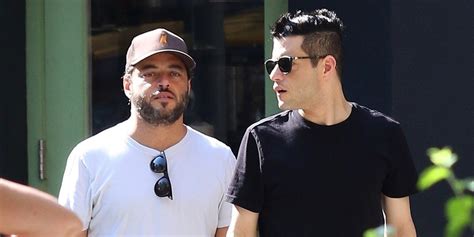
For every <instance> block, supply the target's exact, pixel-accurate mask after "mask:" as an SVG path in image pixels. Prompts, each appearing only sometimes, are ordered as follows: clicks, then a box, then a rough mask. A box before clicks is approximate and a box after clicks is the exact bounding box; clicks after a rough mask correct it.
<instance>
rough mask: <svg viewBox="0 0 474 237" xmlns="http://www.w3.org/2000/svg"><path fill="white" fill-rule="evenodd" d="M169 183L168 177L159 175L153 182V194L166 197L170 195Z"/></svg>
mask: <svg viewBox="0 0 474 237" xmlns="http://www.w3.org/2000/svg"><path fill="white" fill-rule="evenodd" d="M170 191H171V183H170V180H169V179H168V177H166V176H163V177H161V178H160V179H159V180H158V181H157V182H156V184H155V194H156V196H158V197H167V196H169V195H170Z"/></svg>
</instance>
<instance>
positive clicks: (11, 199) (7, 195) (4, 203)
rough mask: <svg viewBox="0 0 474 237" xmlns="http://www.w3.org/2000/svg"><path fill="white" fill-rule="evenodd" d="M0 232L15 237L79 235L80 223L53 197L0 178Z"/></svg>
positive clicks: (74, 236)
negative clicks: (14, 236) (23, 236)
mask: <svg viewBox="0 0 474 237" xmlns="http://www.w3.org/2000/svg"><path fill="white" fill-rule="evenodd" d="M0 193H1V195H0V232H1V233H5V234H17V235H18V236H22V235H25V236H58V237H59V236H63V237H64V236H73V237H76V236H79V234H80V233H81V230H82V223H81V221H80V220H79V218H78V217H76V215H75V214H74V213H73V212H71V211H69V210H67V209H66V208H64V207H62V206H60V205H59V204H57V202H56V198H54V197H53V196H51V195H49V194H47V193H44V192H41V191H39V190H37V189H34V188H31V187H28V186H24V185H21V184H17V183H14V182H10V181H7V180H4V179H0Z"/></svg>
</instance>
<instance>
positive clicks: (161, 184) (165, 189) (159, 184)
mask: <svg viewBox="0 0 474 237" xmlns="http://www.w3.org/2000/svg"><path fill="white" fill-rule="evenodd" d="M150 169H151V170H152V171H153V172H155V173H163V177H161V178H160V179H158V181H156V183H155V188H154V190H155V194H156V196H158V197H168V198H169V199H171V200H173V193H172V191H171V181H170V177H169V176H168V165H167V162H166V155H165V153H164V152H162V153H161V154H159V155H158V156H156V157H155V158H153V160H151V162H150Z"/></svg>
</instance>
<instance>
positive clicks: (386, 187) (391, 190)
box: [382, 124, 418, 198]
mask: <svg viewBox="0 0 474 237" xmlns="http://www.w3.org/2000/svg"><path fill="white" fill-rule="evenodd" d="M389 141H390V144H389V154H388V155H389V160H390V163H391V166H390V171H389V174H388V175H387V176H386V178H385V180H384V183H383V188H382V192H383V194H384V195H386V196H388V197H392V198H400V197H405V196H409V195H412V194H415V193H416V192H417V189H416V182H417V180H418V174H417V171H416V169H415V165H414V164H413V159H412V157H411V154H410V150H409V148H408V144H407V141H406V138H405V135H404V134H403V131H402V129H401V127H400V125H399V124H397V125H396V126H395V127H394V129H393V132H392V135H391V137H390V139H389Z"/></svg>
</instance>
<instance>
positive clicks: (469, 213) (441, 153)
mask: <svg viewBox="0 0 474 237" xmlns="http://www.w3.org/2000/svg"><path fill="white" fill-rule="evenodd" d="M427 153H428V156H429V158H430V160H431V162H432V163H433V165H431V166H430V167H427V168H425V169H424V170H423V171H422V172H421V174H420V178H419V179H418V183H417V186H418V189H420V190H421V191H424V190H426V189H428V188H430V187H431V186H433V185H434V184H436V183H438V182H440V181H442V180H446V181H447V182H448V184H449V186H450V187H451V189H452V190H453V192H454V197H451V198H450V199H449V200H448V201H447V202H446V204H445V210H444V211H445V215H446V218H447V221H448V223H447V224H446V227H445V231H444V235H445V236H446V237H460V236H461V234H462V233H463V231H464V230H465V229H467V228H471V230H474V222H473V213H474V196H473V192H474V178H473V177H469V178H464V179H459V178H456V176H455V175H454V172H453V170H452V166H453V165H454V164H455V163H456V162H457V161H458V157H457V155H456V154H455V153H453V152H452V150H451V148H449V147H444V148H442V149H439V148H436V147H432V148H429V149H428V151H427Z"/></svg>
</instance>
